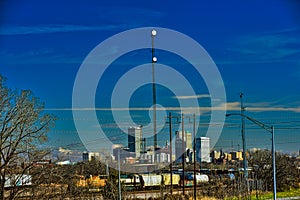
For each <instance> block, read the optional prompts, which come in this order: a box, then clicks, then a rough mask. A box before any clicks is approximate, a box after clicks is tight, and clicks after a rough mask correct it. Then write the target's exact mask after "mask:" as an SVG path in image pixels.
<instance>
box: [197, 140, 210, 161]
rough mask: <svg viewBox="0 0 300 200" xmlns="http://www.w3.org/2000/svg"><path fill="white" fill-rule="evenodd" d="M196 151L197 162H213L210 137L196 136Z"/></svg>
mask: <svg viewBox="0 0 300 200" xmlns="http://www.w3.org/2000/svg"><path fill="white" fill-rule="evenodd" d="M196 152H197V157H196V159H197V162H211V159H210V156H209V155H210V147H209V138H208V137H200V138H196Z"/></svg>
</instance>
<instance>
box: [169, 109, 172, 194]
mask: <svg viewBox="0 0 300 200" xmlns="http://www.w3.org/2000/svg"><path fill="white" fill-rule="evenodd" d="M169 129H170V179H171V180H170V181H171V187H170V193H171V195H172V193H173V175H172V173H173V160H172V114H171V112H169Z"/></svg>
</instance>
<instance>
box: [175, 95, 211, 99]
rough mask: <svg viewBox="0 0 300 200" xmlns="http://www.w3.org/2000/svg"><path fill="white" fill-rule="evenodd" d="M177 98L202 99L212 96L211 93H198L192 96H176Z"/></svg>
mask: <svg viewBox="0 0 300 200" xmlns="http://www.w3.org/2000/svg"><path fill="white" fill-rule="evenodd" d="M174 98H175V99H202V98H211V96H210V95H209V94H198V95H191V96H175V97H174Z"/></svg>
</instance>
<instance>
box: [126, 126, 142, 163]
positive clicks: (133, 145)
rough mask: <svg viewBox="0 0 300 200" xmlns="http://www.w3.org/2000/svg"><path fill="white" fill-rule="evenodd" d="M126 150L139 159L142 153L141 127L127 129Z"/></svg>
mask: <svg viewBox="0 0 300 200" xmlns="http://www.w3.org/2000/svg"><path fill="white" fill-rule="evenodd" d="M128 148H129V152H134V153H135V157H136V158H139V157H140V155H141V151H142V126H141V125H140V126H135V127H129V128H128Z"/></svg>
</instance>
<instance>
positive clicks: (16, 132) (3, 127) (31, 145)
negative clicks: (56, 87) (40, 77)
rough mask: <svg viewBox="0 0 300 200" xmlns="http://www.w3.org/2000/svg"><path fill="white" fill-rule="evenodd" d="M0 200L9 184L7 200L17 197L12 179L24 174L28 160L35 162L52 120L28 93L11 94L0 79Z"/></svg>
mask: <svg viewBox="0 0 300 200" xmlns="http://www.w3.org/2000/svg"><path fill="white" fill-rule="evenodd" d="M0 110H1V113H0V139H1V142H0V150H1V151H0V162H1V163H0V199H4V198H5V196H4V195H5V190H4V188H5V182H8V181H11V183H10V185H11V186H12V190H11V191H12V192H11V195H10V199H13V198H14V196H15V195H17V194H18V188H17V186H16V184H15V183H14V182H13V181H12V179H9V178H10V177H12V176H13V175H18V176H21V175H23V174H25V173H28V171H27V170H24V168H22V167H21V163H25V164H24V165H25V166H26V169H29V168H30V164H31V162H30V160H29V158H35V157H36V154H35V153H36V152H39V150H38V145H39V144H40V143H42V142H45V141H46V133H47V132H48V131H49V129H50V128H51V127H52V126H54V121H55V118H54V117H53V116H51V115H49V114H45V113H43V111H44V105H43V104H42V103H41V102H40V101H39V99H38V98H36V97H34V96H33V94H32V92H31V91H29V90H21V91H12V90H10V89H9V88H7V87H6V85H5V80H4V78H3V77H2V76H1V75H0Z"/></svg>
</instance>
